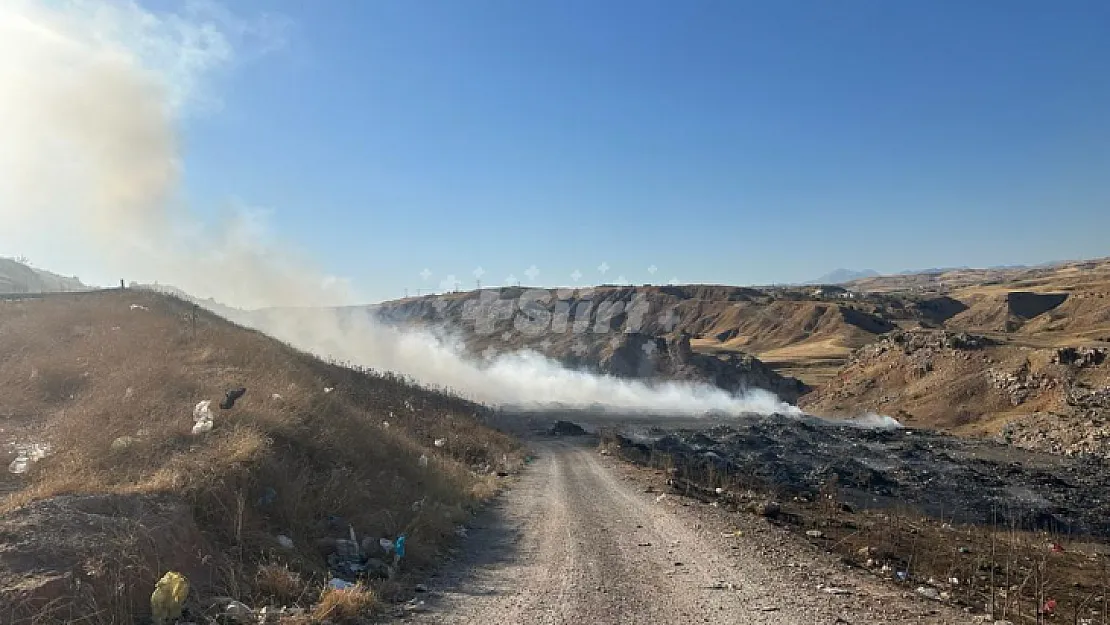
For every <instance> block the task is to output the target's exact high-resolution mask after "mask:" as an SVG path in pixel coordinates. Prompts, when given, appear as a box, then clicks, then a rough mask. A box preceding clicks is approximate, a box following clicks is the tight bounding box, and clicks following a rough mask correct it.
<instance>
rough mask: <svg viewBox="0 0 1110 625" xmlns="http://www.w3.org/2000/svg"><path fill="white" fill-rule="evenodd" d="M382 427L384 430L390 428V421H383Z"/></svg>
mask: <svg viewBox="0 0 1110 625" xmlns="http://www.w3.org/2000/svg"><path fill="white" fill-rule="evenodd" d="M382 429H383V430H388V429H389V421H382Z"/></svg>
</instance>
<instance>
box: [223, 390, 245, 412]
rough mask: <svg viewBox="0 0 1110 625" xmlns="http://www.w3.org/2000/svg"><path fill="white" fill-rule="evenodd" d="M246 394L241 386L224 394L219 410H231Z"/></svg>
mask: <svg viewBox="0 0 1110 625" xmlns="http://www.w3.org/2000/svg"><path fill="white" fill-rule="evenodd" d="M246 393H247V389H246V388H244V387H242V386H240V387H239V388H233V389H231V390H230V391H228V392H226V393H224V400H223V401H222V402H220V410H231V409H232V408H234V407H235V402H237V401H239V398H240V397H242V396H243V395H245V394H246Z"/></svg>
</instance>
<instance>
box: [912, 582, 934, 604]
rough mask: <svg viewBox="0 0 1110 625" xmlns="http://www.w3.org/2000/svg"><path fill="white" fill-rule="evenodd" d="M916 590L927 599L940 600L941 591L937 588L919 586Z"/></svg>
mask: <svg viewBox="0 0 1110 625" xmlns="http://www.w3.org/2000/svg"><path fill="white" fill-rule="evenodd" d="M914 592H916V593H917V594H919V595H921V596H922V597H925V598H926V599H932V600H933V601H940V591H939V590H937V589H936V588H930V587H929V586H918V587H917V590H915V591H914Z"/></svg>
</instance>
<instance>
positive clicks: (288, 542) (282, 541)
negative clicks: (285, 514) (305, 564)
mask: <svg viewBox="0 0 1110 625" xmlns="http://www.w3.org/2000/svg"><path fill="white" fill-rule="evenodd" d="M277 541H278V544H279V545H281V548H282V549H288V550H292V549H293V539H292V538H289V537H288V536H286V535H285V534H278V537H277Z"/></svg>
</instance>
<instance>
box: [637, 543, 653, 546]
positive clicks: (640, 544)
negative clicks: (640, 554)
mask: <svg viewBox="0 0 1110 625" xmlns="http://www.w3.org/2000/svg"><path fill="white" fill-rule="evenodd" d="M636 546H637V547H650V546H651V543H636Z"/></svg>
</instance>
